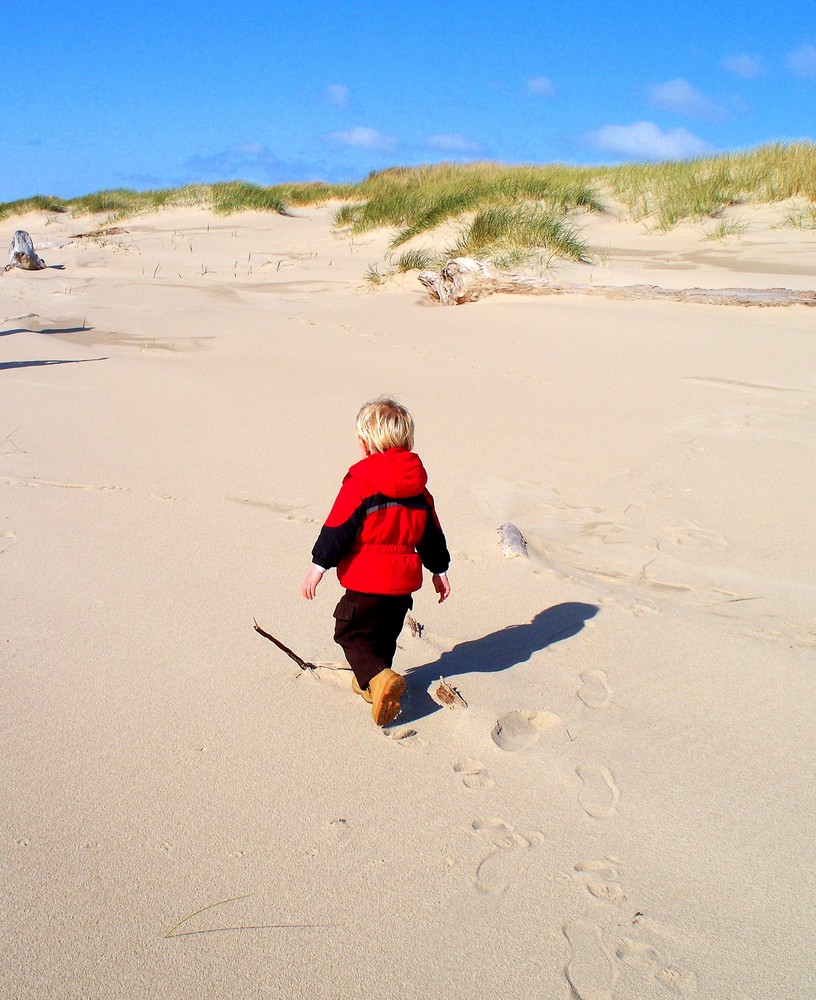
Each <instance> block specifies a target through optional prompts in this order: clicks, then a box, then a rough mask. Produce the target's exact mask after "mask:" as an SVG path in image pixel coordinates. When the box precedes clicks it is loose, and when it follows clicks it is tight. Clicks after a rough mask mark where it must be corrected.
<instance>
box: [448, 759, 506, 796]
mask: <svg viewBox="0 0 816 1000" xmlns="http://www.w3.org/2000/svg"><path fill="white" fill-rule="evenodd" d="M453 769H454V771H456V773H457V774H461V775H462V784H463V785H464V786H465V788H472V789H473V790H474V791H478V792H487V791H490V789H491V788H495V787H496V782H495V781H494V780H493V779H492V778H491V777H490V775H489V774H488V773H487V768H486V767H485V766H484V764H482V763H481V761H478V760H472V759H471V758H470V757H464V758H463V759H462V760H457V761H456V763H455V764H454V765H453Z"/></svg>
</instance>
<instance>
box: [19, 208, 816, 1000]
mask: <svg viewBox="0 0 816 1000" xmlns="http://www.w3.org/2000/svg"><path fill="white" fill-rule="evenodd" d="M766 215H768V213H767V212H766ZM330 218H331V208H325V209H319V210H310V211H307V212H304V213H303V217H301V218H296V219H291V218H280V217H271V216H254V215H242V216H238V217H234V218H229V219H224V218H218V217H213V216H211V215H209V214H207V213H205V212H204V211H201V210H198V209H190V210H183V211H181V210H178V211H173V212H167V213H164V214H159V215H155V216H145V217H142V218H140V219H137V220H135V221H133V222H131V223H128V224H126V225H127V229H128V230H129V233H128V234H127V235H124V236H122V237H116V238H112V239H111V241H110V242H108V243H106V244H105V245H97V244H94V243H88V242H87V241H85V242H75V243H73V244H72V245H71V246H68V247H65V248H64V249H62V250H54V249H52V250H47V251H43V255H44V256H45V258H46V260H47V261H48V263H49V264H52V265H62V268H63V269H62V270H57V269H49V270H47V271H45V272H42V273H39V274H28V273H24V272H21V271H15V272H12V273H10V274H8V275H6V276H5V277H4V278H3V279H2V283H0V303H2V305H0V318H2V317H3V316H13V315H16V314H20V313H24V312H35V313H38V314H39V318H38V319H29V320H20V321H17V322H7V323H5V324H3V325H2V326H0V349H1V350H2V361H0V382H1V383H2V387H1V388H0V497H2V504H0V517H1V518H2V520H1V521H0V548H1V549H2V552H0V575H1V576H2V579H1V580H0V600H2V605H1V607H0V610H1V617H0V649H1V650H2V673H1V674H0V676H2V692H1V695H0V713H1V714H0V727H2V728H1V729H0V731H1V732H2V737H3V739H2V750H3V752H2V756H0V768H1V769H2V788H3V790H4V795H3V803H4V808H3V810H2V816H0V852H1V854H2V869H3V889H4V892H3V894H2V903H1V904H0V907H2V909H0V913H2V925H0V926H1V928H2V929H0V941H1V942H2V947H1V948H0V955H2V962H0V995H2V996H3V997H13V998H51V997H56V996H59V997H61V998H71V1000H73V998H120V997H127V998H130V997H151V998H153V997H162V998H176V997H178V998H181V997H197V998H216V997H264V998H275V997H280V998H290V997H295V996H298V997H306V998H312V997H314V998H326V1000H329V998H338V997H341V998H352V997H353V998H357V997H360V998H363V997H365V998H385V997H401V996H412V997H438V996H445V997H446V998H450V1000H458V998H474V997H502V998H519V1000H521V998H524V1000H526V998H529V997H542V998H559V997H563V998H568V997H569V996H570V995H571V991H574V995H577V996H579V997H580V998H582V1000H600V998H604V997H609V998H616V1000H641V998H642V1000H647V998H653V997H666V998H671V997H692V996H697V997H700V998H708V997H712V998H713V997H716V998H718V1000H745V998H751V1000H761V998H765V997H774V998H778V1000H792V998H802V1000H804V998H810V997H812V996H813V995H814V989H816V978H814V971H813V951H812V945H813V938H814V929H815V928H814V889H816V886H814V871H816V856H815V854H816V851H815V850H814V840H815V839H816V836H815V835H816V809H814V754H813V747H814V737H816V726H814V705H816V672H815V671H814V666H815V665H816V663H815V662H814V661H816V655H814V650H815V648H816V647H815V643H816V633H814V627H815V626H814V623H813V608H814V604H816V585H814V578H813V570H812V564H813V542H814V521H815V520H816V515H814V504H813V497H814V492H816V491H815V490H814V487H816V482H814V472H813V470H814V433H813V408H812V406H813V396H814V374H813V373H814V360H816V359H814V353H816V352H814V336H813V330H814V319H816V315H815V314H814V312H813V311H812V310H809V309H805V308H803V307H793V308H789V309H742V308H723V307H713V306H698V305H680V304H671V303H669V304H656V303H650V302H614V301H605V300H600V299H581V298H578V297H564V298H559V299H533V298H519V299H515V300H510V299H491V300H488V301H486V302H483V303H479V304H477V305H473V306H465V307H461V308H450V309H444V308H441V307H433V306H431V305H429V304H426V300H425V299H424V298H423V294H424V293H423V292H422V290H421V289H420V287H419V285H418V284H417V283H416V281H415V278H413V277H408V278H406V279H405V280H404V281H403V282H402V287H391V288H390V289H389V290H386V291H384V292H375V293H366V292H365V291H363V290H362V289H361V284H360V279H361V276H362V275H363V273H364V271H365V268H366V266H367V264H368V263H369V262H370V261H375V260H377V259H379V257H380V255H381V254H382V252H383V250H384V248H385V246H386V242H387V234H381V235H377V236H375V237H366V238H365V239H361V240H355V242H354V244H353V246H351V247H350V245H349V243H348V242H345V241H343V240H340V239H337V238H335V237H333V236H332V234H331V231H330V224H329V222H330ZM752 218H753V216H752ZM756 220H757V221H754V223H753V228H749V230H748V231H747V232H746V233H745V234H744V235H743V237H742V238H741V239H739V240H733V239H732V240H729V241H727V242H725V243H706V242H702V241H701V239H700V232H701V230H700V227H699V226H697V227H681V228H680V229H678V230H676V231H675V232H673V233H670V234H667V235H659V234H649V233H647V232H646V231H645V230H644V227H643V226H642V225H635V224H621V223H616V222H614V221H612V220H590V221H589V223H588V225H589V226H590V227H591V228H590V229H589V235H590V238H591V239H593V240H594V241H595V242H596V243H597V244H598V245H601V246H605V247H606V248H607V251H606V253H605V261H604V266H594V267H591V268H590V267H583V268H575V267H572V268H565V269H563V270H561V271H559V276H560V277H563V276H564V275H565V274H569V275H571V276H574V277H575V280H582V281H586V280H593V281H595V282H597V283H603V282H605V281H608V282H609V283H618V284H622V283H628V282H629V281H632V282H644V281H645V282H648V283H657V284H663V285H669V284H671V285H673V286H675V287H677V286H683V285H689V286H693V285H709V286H711V287H716V286H718V285H722V286H726V285H741V284H744V285H749V286H753V287H765V286H780V285H782V286H785V285H786V286H788V287H793V288H797V287H798V288H813V287H816V242H814V238H813V234H809V233H802V232H792V231H789V230H772V229H770V228H769V227H768V224H767V219H766V218H765V216H762V213H761V212H757V213H756ZM92 224H93V223H92V220H78V221H76V220H75V221H73V222H70V221H69V222H66V221H64V220H57V221H55V222H52V223H51V224H50V225H45V218H44V217H43V216H40V215H37V216H33V215H32V216H28V217H26V218H24V219H12V220H6V222H5V223H4V226H3V232H4V233H5V234H6V235H3V236H2V241H7V240H8V239H9V238H10V236H11V233H12V232H13V230H14V228H17V227H18V226H21V227H23V228H26V229H29V230H30V231H31V233H32V235H33V236H34V237H35V239H36V240H38V241H42V240H57V239H59V238H60V237H61V236H64V235H65V234H66V233H71V232H75V231H83V228H84V229H87V228H88V227H89V226H90V225H92ZM0 235H2V234H0ZM83 326H87V327H89V328H90V329H89V330H86V331H80V332H77V328H81V327H83ZM381 392H391V393H394V394H395V395H397V396H398V397H399V398H401V399H402V400H404V401H405V402H406V403H407V404H409V405H410V406H411V408H412V409H413V411H414V413H415V416H416V419H417V425H418V435H417V448H418V451H419V452H420V454H421V455H422V457H423V459H424V461H425V463H426V466H427V468H428V470H429V474H430V486H431V489H432V491H433V493H434V494H435V496H436V499H437V503H438V509H439V512H440V515H441V518H442V520H443V524H444V527H445V529H446V532H447V534H448V538H449V543H450V547H451V550H452V552H453V556H454V561H453V566H452V570H451V579H452V584H453V595H452V596H451V599H450V601H449V602H448V603H447V604H445V605H443V606H442V607H439V606H437V605H436V604H435V603H434V595H433V593H432V591H431V588H430V586H429V585H427V584H426V587H425V589H424V590H423V591H421V592H420V594H418V595H417V597H416V601H415V611H414V614H415V616H416V617H417V619H418V620H419V621H420V622H421V623H423V624H424V626H425V631H424V634H423V636H422V638H414V637H412V636H411V635H410V634H409V633H408V631H407V630H406V632H405V634H404V637H403V640H402V645H403V647H404V648H403V649H402V650H401V651H400V652H399V663H398V665H399V666H401V667H402V668H404V669H406V670H410V671H411V675H410V678H409V695H408V697H407V700H406V705H405V711H404V712H403V716H402V717H401V719H400V720H399V725H398V726H397V727H395V730H394V731H392V733H391V734H389V733H387V732H386V733H383V732H382V731H379V730H377V729H376V728H375V727H374V726H373V724H372V722H371V720H370V717H369V716H368V715H367V710H366V708H365V706H364V705H363V703H362V702H361V701H360V700H359V699H358V698H356V697H355V696H354V695H353V694H352V692H351V689H350V684H349V675H348V674H347V673H340V672H334V673H333V672H327V671H321V672H320V673H319V674H316V675H311V674H301V672H300V671H299V670H298V668H297V667H296V666H295V665H294V664H293V663H291V661H289V660H288V659H287V658H286V657H285V656H284V655H283V654H282V653H280V652H279V651H278V650H276V649H275V648H274V647H273V646H272V645H271V644H270V643H268V642H266V641H265V640H264V639H262V638H261V637H259V636H258V635H257V634H255V632H253V630H252V618H253V615H254V616H257V618H258V621H259V622H260V624H261V625H262V626H263V627H265V628H267V629H269V630H271V631H272V632H274V633H275V634H277V635H279V636H280V637H281V638H282V639H283V640H284V641H286V642H288V643H289V644H291V645H292V646H293V647H294V648H295V649H296V650H298V651H299V652H300V653H301V654H302V655H304V656H306V657H307V658H311V659H324V660H335V659H337V657H338V652H339V650H337V647H335V646H334V644H333V642H332V639H331V630H332V618H331V612H332V609H333V607H334V603H335V602H336V600H337V598H338V596H339V594H340V588H339V586H338V584H337V581H336V578H335V576H334V575H333V574H332V575H331V577H329V578H327V579H326V580H325V581H324V582H323V584H322V585H321V588H320V591H319V593H318V599H317V600H316V601H315V602H314V603H313V604H308V603H307V602H305V601H303V600H302V599H301V598H300V596H299V585H300V582H301V579H302V577H303V575H304V573H305V571H306V569H307V566H308V563H309V552H310V549H311V546H312V543H313V541H314V538H315V536H316V533H317V530H318V527H319V524H320V522H321V520H322V518H323V517H324V516H325V514H326V512H327V510H328V506H329V504H330V503H331V501H332V499H333V497H334V494H335V491H336V489H337V487H338V485H339V482H340V480H341V478H342V475H343V473H344V472H345V470H346V468H347V466H348V465H349V464H351V463H352V462H353V461H355V459H356V450H355V442H354V435H353V417H354V414H355V413H356V410H357V408H358V406H359V405H360V404H361V403H362V402H363V401H364V400H366V399H368V398H370V397H372V396H375V395H377V394H379V393H381ZM508 520H509V521H512V522H514V523H515V524H516V525H518V527H519V528H520V530H521V531H522V533H523V534H524V536H525V537H526V538H527V540H528V541H529V545H530V558H529V560H527V561H522V560H516V561H510V560H506V559H504V558H503V556H502V555H501V553H500V550H499V548H498V545H497V534H496V529H497V527H498V526H499V525H500V524H501V523H502V522H504V521H508ZM440 674H444V675H445V676H446V677H447V678H448V679H449V680H451V682H452V683H454V684H455V685H456V687H457V688H458V689H459V690H460V691H461V693H462V695H463V696H464V698H465V699H466V700H467V702H468V704H469V708H467V709H466V710H459V711H450V710H441V709H437V707H436V706H435V705H434V704H433V703H432V702H431V701H430V699H429V698H428V696H427V694H426V690H427V688H428V686H429V684H430V683H431V682H432V681H434V680H435V679H437V678H438V677H439V675H440ZM497 723H498V724H499V729H498V731H497V730H496V727H497ZM406 728H410V729H414V730H416V735H415V736H412V737H408V738H405V739H402V740H397V739H395V738H393V734H394V732H395V733H396V734H400V733H402V732H404V731H405V729H406ZM494 732H496V738H495V739H494V738H493V735H492V734H494ZM236 896H246V897H247V898H243V899H240V900H236V901H233V902H229V903H223V904H222V905H220V906H218V907H215V908H213V909H210V910H208V911H207V912H204V913H200V914H199V915H197V916H195V917H194V918H193V919H191V920H189V921H187V922H186V923H184V924H183V925H181V926H180V927H179V928H178V930H177V931H176V932H175V935H174V936H173V937H171V938H170V939H165V937H164V935H165V932H166V931H167V930H168V929H170V928H171V927H172V926H173V925H174V924H176V923H177V922H178V921H180V920H182V919H183V918H184V917H185V916H187V915H189V914H192V913H193V912H195V911H197V910H200V909H202V908H204V907H206V906H208V905H210V904H214V903H218V902H219V901H222V900H226V899H229V898H231V897H236Z"/></svg>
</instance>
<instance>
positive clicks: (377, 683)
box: [368, 668, 405, 726]
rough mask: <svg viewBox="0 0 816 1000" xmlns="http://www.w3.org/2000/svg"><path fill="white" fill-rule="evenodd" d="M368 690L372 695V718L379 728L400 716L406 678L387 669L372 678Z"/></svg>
mask: <svg viewBox="0 0 816 1000" xmlns="http://www.w3.org/2000/svg"><path fill="white" fill-rule="evenodd" d="M368 690H369V692H370V693H371V717H372V718H373V719H374V722H375V723H376V724H377V725H378V726H387V725H388V724H389V723H390V722H393V721H394V719H396V717H397V716H398V715H399V712H400V698H401V697H402V692H403V691H404V690H405V678H404V677H402V676H400V674H397V673H394V671H393V670H391V669H390V668H386V669H385V670H381V671H380V672H379V673H378V674H377V675H376V677H372V678H371V682H370V683H369V685H368Z"/></svg>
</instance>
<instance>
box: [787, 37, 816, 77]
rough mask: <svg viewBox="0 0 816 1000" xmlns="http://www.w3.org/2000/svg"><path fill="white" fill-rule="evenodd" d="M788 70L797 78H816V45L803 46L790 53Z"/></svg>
mask: <svg viewBox="0 0 816 1000" xmlns="http://www.w3.org/2000/svg"><path fill="white" fill-rule="evenodd" d="M787 63H788V69H789V70H790V71H791V72H792V73H795V74H796V75H797V76H813V77H816V45H802V46H801V47H800V48H798V49H794V50H793V51H792V52H789V53H788V57H787Z"/></svg>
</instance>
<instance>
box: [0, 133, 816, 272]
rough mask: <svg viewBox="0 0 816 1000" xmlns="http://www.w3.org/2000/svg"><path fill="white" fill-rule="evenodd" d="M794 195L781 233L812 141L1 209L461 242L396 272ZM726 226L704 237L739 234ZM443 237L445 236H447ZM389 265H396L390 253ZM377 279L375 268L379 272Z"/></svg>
mask: <svg viewBox="0 0 816 1000" xmlns="http://www.w3.org/2000/svg"><path fill="white" fill-rule="evenodd" d="M790 198H797V199H799V200H800V201H801V202H802V203H803V204H802V205H801V206H800V207H798V208H796V209H794V210H793V211H791V212H790V213H789V215H788V217H787V220H786V222H785V223H783V224H786V225H790V226H796V227H799V228H808V229H809V228H812V227H813V226H814V225H816V144H814V143H812V142H797V143H776V144H773V145H768V146H761V147H759V148H757V149H754V150H748V151H745V152H740V153H732V154H725V155H722V156H711V157H700V158H697V159H693V160H683V161H676V162H670V163H638V164H627V165H624V166H617V167H568V166H562V165H558V164H551V165H542V166H507V165H502V164H498V163H469V164H455V163H440V164H435V165H432V166H419V167H392V168H389V169H387V170H380V171H375V172H374V173H372V174H370V175H369V176H368V177H366V178H365V180H363V181H361V182H359V183H357V184H326V183H323V182H312V183H299V184H278V185H274V186H263V185H259V184H250V183H248V182H245V181H223V182H219V183H216V184H195V185H189V186H186V187H179V188H167V189H161V190H153V191H131V190H128V189H126V188H117V189H112V190H107V191H99V192H97V193H95V194H89V195H85V196H84V197H81V198H71V199H62V198H57V197H54V196H51V195H42V194H40V195H35V196H33V197H32V198H27V199H21V200H19V201H15V202H6V203H4V204H0V219H5V218H8V217H9V216H11V215H19V214H23V213H26V212H31V211H45V212H48V213H53V214H60V213H71V214H73V215H80V214H105V215H107V220H106V221H119V220H121V219H125V218H128V217H129V216H133V215H138V214H142V213H144V212H150V211H155V210H157V209H160V208H163V207H174V206H179V205H202V206H206V207H210V208H211V209H212V210H213V211H214V212H217V213H219V214H230V213H235V212H243V211H256V212H274V213H277V214H283V215H285V214H289V213H290V212H291V210H292V209H295V208H297V207H299V206H306V205H314V204H320V203H325V202H328V201H332V200H338V201H340V202H341V203H342V204H341V205H340V207H339V208H338V210H337V211H336V213H335V217H334V222H335V226H336V228H337V230H338V232H340V233H345V234H347V235H349V236H350V237H352V238H353V237H354V235H356V234H359V233H364V232H367V231H371V230H374V229H387V230H389V231H390V232H391V241H390V251H395V250H397V249H399V248H400V247H402V246H404V245H405V244H406V243H409V242H410V241H411V240H413V239H415V238H417V237H420V236H422V235H423V234H431V233H434V232H435V231H436V230H438V229H439V227H442V226H444V225H448V226H456V227H458V230H459V232H458V236H456V237H454V238H453V242H452V243H449V245H447V246H445V247H444V249H443V250H442V251H439V252H438V251H436V250H429V249H427V248H406V250H405V251H404V252H403V253H402V254H401V255H400V256H399V258H397V260H396V262H395V263H393V264H392V266H393V267H394V268H396V270H397V271H408V270H414V269H417V268H423V267H426V266H435V265H436V264H438V263H439V261H440V259H442V257H443V256H450V255H452V254H460V255H462V254H469V255H471V256H478V257H481V258H482V259H490V260H493V261H494V262H496V263H499V264H500V265H502V264H508V265H512V264H518V263H524V262H526V261H531V260H540V261H546V260H548V259H552V258H557V257H563V258H567V259H571V260H586V259H587V257H588V255H589V249H588V248H587V246H586V244H585V242H584V241H583V240H582V239H581V238H580V235H579V234H578V231H577V227H578V226H579V225H580V218H581V214H582V213H584V212H603V211H617V212H618V214H620V215H622V216H623V217H625V218H629V219H635V220H643V221H644V223H645V224H646V225H647V226H649V227H651V228H653V229H657V230H669V229H672V228H673V227H674V226H676V225H678V224H679V223H681V222H700V221H705V220H708V219H714V220H721V218H722V213H723V212H724V210H725V209H726V208H728V207H729V206H733V205H739V204H745V203H748V202H754V203H773V202H779V201H784V200H786V199H790ZM737 232H738V229H737V224H736V223H733V224H729V223H723V224H722V225H721V226H719V227H718V228H716V229H714V230H711V231H709V234H708V236H709V238H713V239H716V238H723V237H725V236H727V235H736V234H737ZM446 238H447V239H448V240H450V239H451V235H450V233H447V234H446ZM388 256H389V259H390V260H392V261H393V258H392V257H391V253H390V252H389V255H388ZM378 273H379V272H378Z"/></svg>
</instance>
